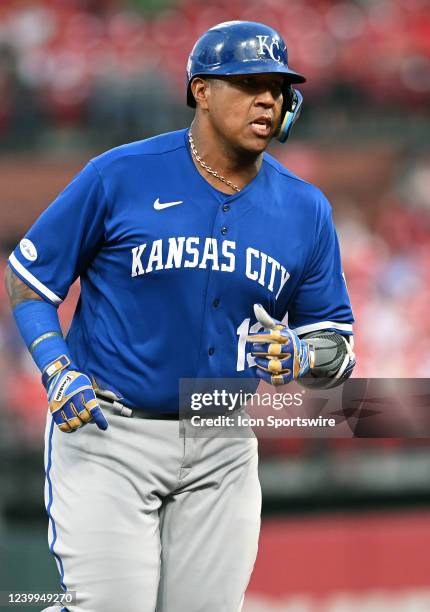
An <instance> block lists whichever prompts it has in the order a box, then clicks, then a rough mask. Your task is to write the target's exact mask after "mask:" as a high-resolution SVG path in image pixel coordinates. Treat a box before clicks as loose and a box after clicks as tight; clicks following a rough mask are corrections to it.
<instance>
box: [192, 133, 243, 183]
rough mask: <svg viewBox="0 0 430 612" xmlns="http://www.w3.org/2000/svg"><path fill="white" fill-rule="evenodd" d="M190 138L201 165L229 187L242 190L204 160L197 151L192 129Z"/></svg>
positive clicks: (194, 153) (195, 155)
mask: <svg viewBox="0 0 430 612" xmlns="http://www.w3.org/2000/svg"><path fill="white" fill-rule="evenodd" d="M188 140H189V142H190V147H191V151H192V153H193V155H194V157H195V158H196V160H197V161H198V162H199V164H200V165H201V167H202V168H204V169H205V170H206V172H209V174H212V176H214V177H215V178H216V179H218V180H219V181H221V182H222V183H225V184H226V185H228V186H229V187H231V188H232V189H234V190H235V191H240V187H238V186H237V185H235V184H234V183H232V182H231V181H229V180H228V179H226V178H225V176H222V175H221V174H218V172H217V171H216V170H214V169H213V168H211V167H210V166H209V165H208V164H207V163H206V162H204V161H203V160H202V158H201V157H200V155H199V154H198V153H197V149H196V146H195V144H194V140H193V135H192V133H191V130H189V132H188Z"/></svg>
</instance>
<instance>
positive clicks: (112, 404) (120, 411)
mask: <svg viewBox="0 0 430 612" xmlns="http://www.w3.org/2000/svg"><path fill="white" fill-rule="evenodd" d="M96 396H97V399H98V402H99V404H100V408H102V409H103V410H106V409H107V410H109V411H110V412H113V414H117V415H118V416H123V417H127V418H129V419H159V420H161V421H179V419H180V418H181V417H180V416H179V413H178V412H148V410H144V409H143V408H130V407H129V406H124V404H121V402H118V401H116V400H110V399H106V398H105V397H101V396H100V395H98V394H97V393H96Z"/></svg>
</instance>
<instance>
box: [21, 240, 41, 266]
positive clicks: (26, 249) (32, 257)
mask: <svg viewBox="0 0 430 612" xmlns="http://www.w3.org/2000/svg"><path fill="white" fill-rule="evenodd" d="M19 248H20V251H21V253H22V254H23V256H24V257H25V258H26V259H28V261H36V259H37V249H36V247H35V246H34V244H33V243H32V242H31V240H28V239H27V238H23V239H22V240H21V242H20V243H19Z"/></svg>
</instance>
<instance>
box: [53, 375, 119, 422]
mask: <svg viewBox="0 0 430 612" xmlns="http://www.w3.org/2000/svg"><path fill="white" fill-rule="evenodd" d="M47 393H48V400H49V408H50V410H51V412H52V417H53V419H54V421H55V423H56V424H57V425H58V427H59V428H60V429H61V431H64V432H65V433H72V432H74V431H76V430H77V429H79V427H82V426H83V425H85V424H86V423H90V422H94V423H95V424H96V425H97V427H98V428H99V429H103V430H105V429H107V428H108V422H107V420H106V417H105V416H104V414H103V412H102V411H101V409H100V406H99V404H98V401H97V399H96V396H95V393H94V389H93V386H92V384H91V381H90V379H89V378H88V376H86V375H85V374H81V373H80V372H77V371H76V370H72V369H69V368H65V369H64V370H61V371H60V372H58V373H56V374H55V375H54V376H53V377H52V378H51V379H49V380H48V383H47Z"/></svg>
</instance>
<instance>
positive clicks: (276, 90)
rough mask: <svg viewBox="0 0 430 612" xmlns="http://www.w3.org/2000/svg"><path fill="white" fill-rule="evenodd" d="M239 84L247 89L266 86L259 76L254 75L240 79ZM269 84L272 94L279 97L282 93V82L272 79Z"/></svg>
mask: <svg viewBox="0 0 430 612" xmlns="http://www.w3.org/2000/svg"><path fill="white" fill-rule="evenodd" d="M238 84H239V85H240V86H241V87H244V88H246V89H262V88H263V87H265V86H266V84H265V83H264V84H263V83H262V82H261V81H259V80H258V79H257V78H255V77H252V76H250V77H244V78H242V79H240V81H239V82H238ZM267 86H268V87H269V88H270V90H271V92H272V94H273V95H274V96H275V97H278V96H280V95H281V94H282V84H281V83H280V82H279V81H271V82H270V83H268V84H267Z"/></svg>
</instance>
